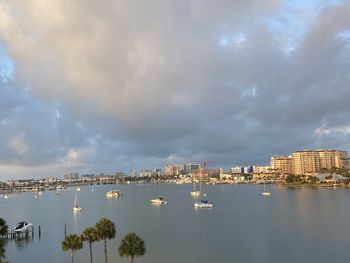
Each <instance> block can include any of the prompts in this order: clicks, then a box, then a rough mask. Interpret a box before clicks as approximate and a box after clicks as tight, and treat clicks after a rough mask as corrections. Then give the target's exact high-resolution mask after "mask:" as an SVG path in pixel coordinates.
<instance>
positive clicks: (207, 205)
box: [194, 199, 213, 208]
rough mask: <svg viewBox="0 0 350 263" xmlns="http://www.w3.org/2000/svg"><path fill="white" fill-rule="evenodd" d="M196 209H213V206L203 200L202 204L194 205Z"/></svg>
mask: <svg viewBox="0 0 350 263" xmlns="http://www.w3.org/2000/svg"><path fill="white" fill-rule="evenodd" d="M194 207H195V208H212V207H213V204H212V203H211V202H209V201H208V200H203V199H202V200H201V201H200V202H197V203H194Z"/></svg>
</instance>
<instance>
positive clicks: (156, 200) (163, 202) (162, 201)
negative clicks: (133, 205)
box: [151, 197, 168, 205]
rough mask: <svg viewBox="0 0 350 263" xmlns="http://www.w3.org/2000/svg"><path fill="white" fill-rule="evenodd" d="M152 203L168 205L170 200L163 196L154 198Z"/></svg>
mask: <svg viewBox="0 0 350 263" xmlns="http://www.w3.org/2000/svg"><path fill="white" fill-rule="evenodd" d="M151 203H152V204H159V205H163V204H164V205H166V204H167V203H168V201H166V200H165V199H164V198H163V197H159V198H156V199H152V200H151Z"/></svg>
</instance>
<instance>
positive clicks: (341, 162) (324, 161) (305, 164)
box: [292, 150, 349, 175]
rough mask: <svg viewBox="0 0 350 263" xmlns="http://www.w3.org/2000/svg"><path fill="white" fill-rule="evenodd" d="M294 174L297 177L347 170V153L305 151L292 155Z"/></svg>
mask: <svg viewBox="0 0 350 263" xmlns="http://www.w3.org/2000/svg"><path fill="white" fill-rule="evenodd" d="M292 163H293V166H292V168H293V173H294V174H297V175H305V174H315V173H318V172H321V171H322V170H323V169H325V170H329V169H332V168H347V167H348V163H349V161H348V157H347V152H346V151H337V150H304V151H296V152H294V153H293V154H292Z"/></svg>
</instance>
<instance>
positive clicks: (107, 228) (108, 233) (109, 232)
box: [95, 218, 117, 263]
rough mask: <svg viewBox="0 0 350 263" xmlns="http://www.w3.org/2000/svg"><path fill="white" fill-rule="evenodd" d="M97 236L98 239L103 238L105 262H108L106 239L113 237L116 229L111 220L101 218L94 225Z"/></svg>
mask: <svg viewBox="0 0 350 263" xmlns="http://www.w3.org/2000/svg"><path fill="white" fill-rule="evenodd" d="M95 228H96V231H97V236H98V238H99V239H100V240H104V247H105V263H108V256H107V239H112V238H114V237H115V234H116V232H117V231H116V229H115V225H114V223H113V222H112V221H110V220H109V219H107V218H101V219H100V221H98V222H97V223H96V225H95Z"/></svg>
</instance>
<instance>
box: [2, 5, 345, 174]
mask: <svg viewBox="0 0 350 263" xmlns="http://www.w3.org/2000/svg"><path fill="white" fill-rule="evenodd" d="M349 7H350V6H349V3H348V2H347V1H343V2H337V3H328V2H327V3H325V2H324V1H316V0H315V1H311V2H310V3H309V4H305V3H304V4H303V3H301V2H300V1H297V2H295V1H293V2H291V1H279V0H265V1H253V0H252V1H225V0H222V1H213V2H211V1H207V2H198V1H173V2H164V1H157V0H154V1H150V2H149V1H148V2H147V3H146V2H140V1H133V0H131V1H118V0H113V1H112V0H106V1H103V3H101V2H100V1H96V0H84V1H83V0H77V1H65V0H53V1H46V0H39V1H38V0H27V1H21V0H13V1H11V2H9V1H7V2H5V1H1V2H0V41H2V43H3V45H4V46H5V47H6V52H7V54H6V55H4V54H2V55H1V52H0V55H1V57H6V56H7V57H9V60H8V61H10V62H11V63H13V67H11V66H8V65H11V63H5V64H4V63H2V64H1V68H2V70H0V76H2V78H4V75H6V76H9V75H11V76H12V75H13V76H14V78H13V79H10V78H7V80H6V82H5V81H3V82H1V84H0V85H1V86H0V92H1V93H2V94H1V95H3V96H1V97H0V125H2V128H3V129H2V130H1V132H0V134H1V137H0V140H1V143H2V144H1V145H5V146H6V145H7V146H8V147H4V151H5V150H10V153H11V154H10V155H9V156H6V154H5V152H4V151H3V152H1V151H0V157H1V160H0V162H1V163H2V164H3V165H13V164H14V163H15V164H16V165H18V166H19V167H22V166H23V165H26V166H31V167H40V166H41V165H42V166H46V167H53V166H55V165H58V166H55V167H61V168H60V169H61V170H60V172H61V173H63V171H64V170H66V169H73V168H74V169H77V170H79V171H88V170H90V171H92V172H96V171H99V170H100V169H106V170H107V171H115V170H116V169H121V170H126V171H127V170H129V169H131V168H138V169H139V168H143V167H145V168H147V167H153V166H162V165H163V164H165V163H167V162H169V161H174V160H177V161H179V162H200V161H201V160H203V159H205V160H208V159H209V160H212V161H213V162H212V165H213V166H221V165H222V166H225V168H226V167H229V166H231V165H234V164H247V163H260V164H264V163H267V162H268V160H269V157H270V156H271V155H274V154H288V153H290V152H292V151H294V150H298V149H303V148H312V147H316V146H329V145H330V144H335V145H336V146H339V147H343V145H342V142H343V141H344V138H347V134H340V135H339V136H341V137H342V138H339V139H338V140H335V139H334V138H332V139H331V138H329V137H327V136H323V137H322V138H321V137H320V136H315V130H316V129H317V128H318V127H346V126H348V125H349V121H348V118H347V116H348V113H349V110H350V107H349V106H348V102H347V98H348V97H349V95H350V94H349V92H350V91H349V89H348V86H349V81H350V78H349V76H350V72H349V68H350V67H349V63H350V60H349V57H350V56H349V54H350V49H349V38H348V37H347V33H346V32H349V29H350V14H349V11H348V10H350V9H349ZM11 68H13V69H11ZM12 71H14V73H1V72H12ZM10 86H11V87H10ZM325 124H326V126H323V125H325ZM11 131H15V132H11ZM21 134H23V135H21ZM20 135H21V136H23V138H22V141H21V140H20V141H19V142H20V143H19V142H17V143H13V142H12V144H11V140H12V141H13V140H14V138H17V140H18V137H16V136H20ZM20 138H21V137H20ZM24 145H25V146H26V147H24ZM344 147H345V150H348V146H346V145H344ZM332 148H333V147H332ZM23 149H26V150H25V151H23ZM73 153H74V154H73ZM73 155H74V156H73ZM73 157H74V158H73ZM70 165H71V166H70ZM52 169H53V168H52ZM53 170H55V173H59V172H58V170H59V169H56V168H55V169H53Z"/></svg>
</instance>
